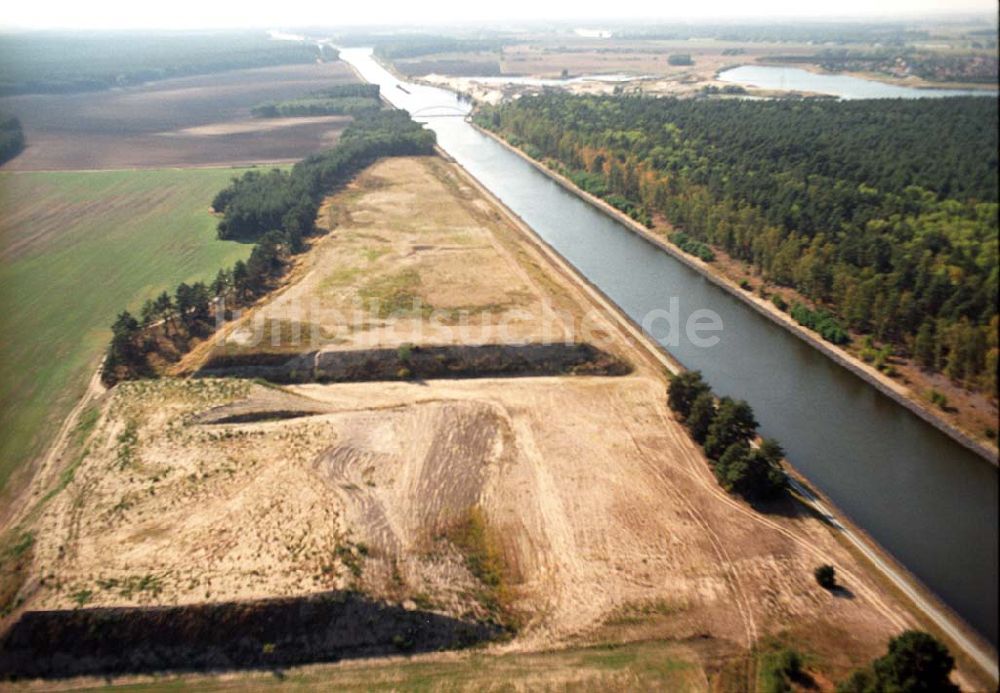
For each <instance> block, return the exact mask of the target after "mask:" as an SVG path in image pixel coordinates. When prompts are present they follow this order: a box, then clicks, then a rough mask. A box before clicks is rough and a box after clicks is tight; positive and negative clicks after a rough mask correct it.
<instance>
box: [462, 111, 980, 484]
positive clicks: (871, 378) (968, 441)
mask: <svg viewBox="0 0 1000 693" xmlns="http://www.w3.org/2000/svg"><path fill="white" fill-rule="evenodd" d="M469 125H471V126H472V127H474V128H475V129H476V130H478V131H479V132H481V133H482V134H483V135H485V136H487V137H489V138H491V139H492V140H493V141H495V142H496V143H497V144H499V145H501V146H502V147H505V148H506V149H508V150H509V151H511V152H513V153H514V154H516V155H517V156H519V157H521V158H522V159H524V160H525V161H527V162H528V163H529V164H531V165H532V166H533V167H534V168H535V169H537V170H538V171H540V172H541V173H543V174H545V175H546V176H548V177H549V178H551V179H552V180H554V181H555V182H556V183H558V184H559V185H560V186H562V187H563V188H565V189H566V190H567V191H569V192H571V193H573V194H574V195H576V196H577V197H579V198H580V199H582V200H584V201H586V202H588V203H589V204H591V205H593V206H594V207H595V208H597V209H598V210H600V211H601V212H602V213H604V214H606V215H608V216H609V217H611V218H612V219H614V220H615V221H617V222H618V223H619V224H621V225H623V226H625V227H626V228H627V229H629V230H630V231H632V232H633V233H635V234H637V235H639V236H640V237H642V238H643V239H645V240H646V241H648V242H649V243H651V244H652V245H654V246H656V247H657V248H658V249H660V250H662V251H663V252H665V253H669V254H670V255H672V256H673V257H674V258H675V259H676V260H678V261H679V262H683V263H684V264H685V265H687V266H688V267H690V268H691V269H693V270H695V271H696V272H698V273H700V274H702V275H703V276H704V277H705V278H706V279H708V280H709V281H710V282H712V283H713V284H715V285H716V286H718V287H720V288H721V289H723V290H725V291H727V292H728V293H729V294H730V295H731V296H733V297H735V298H736V299H738V300H740V301H742V302H743V303H745V304H746V305H748V306H749V307H751V308H753V309H754V310H755V311H757V312H758V313H759V314H761V315H763V316H764V317H765V318H767V319H769V320H771V321H772V322H774V323H776V324H778V325H780V326H781V327H783V328H785V329H786V330H788V331H789V332H791V333H792V334H794V335H795V336H796V337H798V338H799V339H801V340H803V341H804V342H806V343H807V344H809V345H810V346H812V347H813V348H814V349H817V350H818V351H820V352H821V353H823V354H825V355H826V356H828V357H829V358H830V359H832V360H833V361H834V362H835V363H837V364H839V365H840V366H843V367H844V368H846V369H847V370H849V371H850V372H851V373H853V374H854V375H856V376H858V377H859V378H861V379H862V380H864V381H865V382H866V383H868V384H869V385H871V386H872V387H874V388H875V389H876V390H878V391H879V392H881V393H882V394H883V395H885V396H886V397H889V398H891V399H893V400H894V401H895V402H896V403H897V404H900V405H902V406H903V407H906V408H907V409H909V410H910V411H911V412H912V413H913V414H915V415H916V416H919V417H920V418H921V419H923V420H924V421H926V422H927V423H929V424H930V425H932V426H934V427H935V428H937V429H938V430H939V431H941V432H942V433H944V434H945V435H947V436H949V437H950V438H952V439H953V440H954V441H955V442H957V443H959V444H960V445H962V446H964V447H965V448H967V449H968V450H970V451H972V452H974V453H976V454H977V455H979V456H980V457H982V458H983V459H984V460H985V461H987V462H989V463H990V464H992V465H993V466H994V467H996V466H998V454H997V449H996V448H992V447H990V446H989V445H987V444H985V443H984V442H983V441H980V440H977V439H976V438H973V437H972V436H971V435H969V434H968V433H966V432H965V431H963V430H962V429H960V428H958V427H957V426H954V425H952V424H951V423H949V422H947V421H945V420H944V419H942V418H941V417H939V416H936V415H935V414H934V412H933V411H930V410H929V409H928V408H927V407H926V406H923V405H922V404H921V403H919V402H916V401H914V400H913V399H911V398H910V397H909V396H908V394H907V393H908V391H907V389H906V388H904V387H903V386H901V385H900V384H899V383H896V382H895V381H893V380H892V379H891V378H889V377H887V376H886V375H884V374H882V373H880V372H879V371H878V370H876V369H875V368H872V367H871V366H869V365H868V364H866V363H864V362H863V361H861V360H859V359H856V358H854V357H853V356H851V355H850V354H849V353H847V352H845V351H844V350H843V349H839V348H837V346H836V345H834V344H830V343H829V342H827V341H825V340H823V338H822V337H820V336H819V335H818V334H816V333H815V332H813V331H812V330H809V329H807V328H805V327H803V326H802V325H799V324H798V323H797V322H795V321H794V320H793V319H792V318H791V316H790V315H788V314H787V313H785V312H783V311H780V310H778V309H777V307H775V306H774V305H772V304H771V303H769V302H768V301H765V300H764V299H762V298H760V297H759V296H757V295H755V294H752V293H750V292H748V291H744V290H743V289H741V288H740V287H739V285H738V284H736V283H735V282H733V281H731V280H729V279H727V278H726V277H724V276H722V275H721V274H720V273H718V272H716V271H715V270H714V269H713V268H712V266H711V265H710V264H709V263H707V262H704V261H702V260H699V259H698V258H696V257H694V256H693V255H689V254H687V253H685V252H683V251H682V250H681V249H680V248H678V247H677V246H675V245H673V244H671V243H669V242H667V241H666V239H664V238H663V237H662V236H660V235H658V234H655V233H653V232H652V231H650V230H649V229H648V228H646V227H645V226H643V225H642V224H640V223H639V222H637V221H635V220H634V219H632V217H630V216H628V215H627V214H625V213H624V212H622V211H621V210H618V209H615V208H614V207H612V206H611V205H610V204H608V203H607V202H605V201H604V200H602V199H601V198H599V197H597V196H596V195H592V194H590V193H588V192H587V191H585V190H582V189H580V188H579V187H578V186H577V185H575V184H574V183H573V181H571V180H569V179H568V178H566V176H564V175H562V174H560V173H558V172H556V171H553V170H552V169H550V168H549V167H548V166H546V165H545V164H544V163H542V162H541V161H538V160H537V159H533V158H532V157H530V156H528V155H527V154H526V153H525V152H524V151H522V150H521V149H519V148H517V147H514V146H513V145H511V144H510V143H509V142H507V141H506V140H504V139H503V138H502V137H499V136H497V135H496V134H494V133H492V132H490V131H489V130H486V129H484V128H481V127H479V126H478V125H476V124H475V123H473V122H469Z"/></svg>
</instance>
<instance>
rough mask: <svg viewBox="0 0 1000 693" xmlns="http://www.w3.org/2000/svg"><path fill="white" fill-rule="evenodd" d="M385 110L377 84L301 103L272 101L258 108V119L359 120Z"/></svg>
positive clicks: (333, 90) (342, 87)
mask: <svg viewBox="0 0 1000 693" xmlns="http://www.w3.org/2000/svg"><path fill="white" fill-rule="evenodd" d="M381 107H382V101H381V99H380V98H379V85H377V84H338V85H337V86H334V87H330V88H329V89H320V90H318V91H313V92H310V93H309V94H307V95H305V96H302V97H299V98H297V99H288V100H286V101H269V102H267V103H262V104H258V105H256V106H254V107H253V108H252V109H251V111H250V113H251V115H253V116H254V117H255V118H297V117H303V116H319V115H350V116H357V115H362V114H368V113H370V112H372V111H377V110H379V109H380V108H381Z"/></svg>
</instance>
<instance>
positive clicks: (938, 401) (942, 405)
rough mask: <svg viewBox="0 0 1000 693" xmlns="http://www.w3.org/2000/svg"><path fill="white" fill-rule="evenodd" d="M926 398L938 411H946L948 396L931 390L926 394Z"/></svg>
mask: <svg viewBox="0 0 1000 693" xmlns="http://www.w3.org/2000/svg"><path fill="white" fill-rule="evenodd" d="M927 397H928V398H929V399H930V401H931V404H933V405H934V406H936V407H938V408H939V409H942V410H946V409H948V396H947V395H945V394H944V393H942V392H938V391H937V390H935V389H933V388H932V389H931V390H930V392H928V393H927Z"/></svg>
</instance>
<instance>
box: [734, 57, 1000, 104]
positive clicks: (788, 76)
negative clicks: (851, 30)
mask: <svg viewBox="0 0 1000 693" xmlns="http://www.w3.org/2000/svg"><path fill="white" fill-rule="evenodd" d="M718 79H719V81H721V82H732V83H733V84H739V85H742V86H747V87H749V86H754V87H759V88H761V89H779V90H782V91H806V92H815V93H818V94H830V95H832V96H839V97H840V98H842V99H934V98H938V99H940V98H944V97H946V96H991V97H993V98H996V96H997V91H996V90H995V89H994V90H989V89H981V90H977V89H919V88H917V87H902V86H899V85H896V84H886V83H885V82H878V81H876V80H873V79H862V78H860V77H851V76H849V75H827V74H818V73H816V72H810V71H808V70H803V69H801V68H798V67H774V66H770V65H742V66H740V67H734V68H732V69H731V70H725V71H723V72H720V73H719V77H718Z"/></svg>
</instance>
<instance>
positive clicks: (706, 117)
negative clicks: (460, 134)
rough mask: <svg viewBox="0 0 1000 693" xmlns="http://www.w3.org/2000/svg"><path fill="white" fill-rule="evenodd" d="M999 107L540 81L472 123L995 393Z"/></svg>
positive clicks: (843, 321) (858, 327) (958, 101)
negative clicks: (659, 93) (673, 92)
mask: <svg viewBox="0 0 1000 693" xmlns="http://www.w3.org/2000/svg"><path fill="white" fill-rule="evenodd" d="M997 116H998V109H997V102H996V100H995V99H986V98H977V97H964V98H948V99H913V100H902V99H900V100H885V99H883V100H876V101H766V102H757V101H742V100H733V101H699V100H690V99H689V100H676V99H654V98H649V97H643V96H625V97H606V96H591V95H579V96H574V95H569V94H565V93H560V92H554V91H553V92H547V93H544V94H541V95H538V96H534V97H526V98H522V99H518V100H516V101H513V102H510V103H505V104H503V105H501V106H498V107H492V108H491V107H485V108H483V109H482V110H481V111H480V113H479V114H478V116H477V122H478V123H479V124H480V125H482V126H484V127H486V128H488V129H491V130H494V131H496V132H498V133H499V134H501V135H503V136H504V137H506V138H507V139H509V140H510V141H511V142H512V143H514V144H516V145H519V146H522V147H523V148H524V149H525V150H526V151H527V152H528V153H530V154H532V155H534V156H537V157H539V158H543V159H548V160H551V161H555V162H556V164H557V165H558V166H561V167H562V168H563V169H564V170H565V171H566V172H567V174H568V175H570V176H571V177H572V178H573V179H574V180H576V181H577V182H578V183H582V184H583V187H585V188H586V189H588V190H590V191H591V192H595V194H601V195H603V196H605V197H606V198H610V197H611V196H617V197H620V198H624V199H625V200H627V201H628V202H629V203H630V204H632V205H633V207H634V208H635V211H634V213H633V217H634V218H637V219H640V220H642V219H651V218H652V217H653V216H654V215H655V214H662V215H664V216H665V217H666V218H667V219H668V220H669V221H670V223H671V224H673V225H674V226H675V227H677V228H678V229H680V230H682V231H683V232H684V233H685V234H686V236H687V237H688V238H689V239H692V240H694V241H700V242H702V243H706V244H709V245H711V246H713V247H715V248H721V249H723V250H725V251H726V252H727V253H728V254H729V255H731V256H732V257H734V258H736V259H738V260H741V261H743V262H744V263H746V264H747V265H748V266H749V267H751V268H752V269H753V270H754V271H756V272H757V273H759V274H760V276H762V277H763V279H764V280H765V281H767V282H771V283H773V284H776V285H780V286H788V287H792V288H794V289H795V290H796V291H797V292H799V294H800V295H802V296H803V297H805V298H806V299H809V300H810V301H811V302H812V303H813V304H815V305H816V306H817V307H819V308H821V309H822V310H825V311H826V313H827V314H828V315H827V317H828V319H827V320H824V321H822V322H823V324H824V325H826V326H827V327H830V334H831V335H832V336H835V337H836V338H837V339H840V338H841V335H840V333H839V331H838V329H837V328H839V330H843V329H844V328H848V329H851V330H854V331H857V332H859V333H862V334H866V335H871V336H872V337H873V338H874V339H876V340H878V341H879V342H882V343H885V344H890V345H892V347H893V349H894V351H895V353H896V354H898V355H901V356H916V355H917V352H918V351H919V352H920V353H921V354H922V357H920V358H919V361H920V363H921V364H922V365H923V366H924V367H925V368H927V369H928V370H932V371H943V372H945V373H947V374H948V375H949V376H951V377H952V378H953V379H954V380H956V381H957V382H959V383H961V384H963V385H965V386H966V387H968V388H970V389H978V390H982V391H986V392H989V393H992V394H993V395H994V396H995V394H996V387H997V377H996V376H997V355H998V347H997V327H998V322H997V300H996V298H997V294H998V287H1000V275H998V261H997V249H998V240H997V228H998V205H997V201H998V198H997V187H998V171H997V169H998V158H997V153H996V152H997V144H998V142H997V129H996V122H997ZM619 206H621V205H620V204H619ZM833 325H836V326H837V327H836V328H834V327H832V326H833ZM918 342H919V343H920V344H919V345H918ZM918 347H919V349H918Z"/></svg>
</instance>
